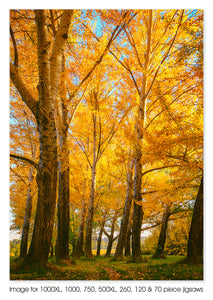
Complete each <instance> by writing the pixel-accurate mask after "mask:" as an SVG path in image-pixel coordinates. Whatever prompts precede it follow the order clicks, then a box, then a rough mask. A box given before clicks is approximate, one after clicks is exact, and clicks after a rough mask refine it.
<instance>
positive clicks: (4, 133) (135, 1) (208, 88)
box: [0, 0, 213, 300]
mask: <svg viewBox="0 0 213 300" xmlns="http://www.w3.org/2000/svg"><path fill="white" fill-rule="evenodd" d="M1 5H2V4H1ZM6 5H7V6H6ZM6 5H4V6H3V7H2V9H1V18H0V22H1V27H0V28H1V47H0V49H1V50H0V51H1V56H0V57H1V65H3V68H1V75H2V76H1V97H0V98H1V110H0V113H1V117H0V122H1V127H0V128H1V141H2V142H1V147H0V149H1V162H2V164H1V181H0V182H1V217H0V222H1V225H0V229H1V235H0V237H1V246H0V253H1V255H0V259H1V268H0V276H1V277H0V286H1V293H2V295H3V296H4V295H5V297H7V298H6V299H10V298H11V299H12V298H14V297H15V298H16V299H19V298H23V297H28V298H29V297H30V298H34V297H38V296H39V297H41V299H45V298H46V297H51V299H54V298H56V297H57V299H58V297H60V298H62V297H63V298H66V297H67V298H68V297H69V299H78V298H79V297H80V298H81V297H82V296H83V297H89V298H90V297H91V299H99V300H100V297H101V299H102V298H107V299H109V298H117V297H122V296H123V297H128V298H130V297H135V298H139V297H140V298H141V297H143V296H146V297H147V296H149V295H148V294H147V293H146V294H144V295H143V294H141V293H139V294H136V293H132V294H121V293H116V295H113V294H112V293H110V294H108V293H105V294H99V293H96V294H94V293H92V294H88V293H87V294H84V293H83V294H82V293H81V295H80V294H73V293H72V294H69V293H67V294H66V293H63V294H62V295H61V294H59V295H58V294H52V293H51V294H50V293H49V294H41V293H39V294H38V293H36V294H32V293H30V294H29V293H26V294H22V295H19V294H17V293H16V294H13V293H9V286H44V285H51V284H53V285H55V286H57V285H61V286H62V287H63V286H65V284H67V283H68V285H69V284H73V285H82V286H84V285H87V286H88V285H90V284H91V285H95V286H97V287H98V286H100V285H108V286H112V285H114V286H120V285H121V283H122V284H123V285H131V286H133V285H137V284H139V282H133V281H127V282H124V281H122V282H112V281H109V282H106V281H105V282H100V281H99V282H97V281H92V282H89V281H86V282H85V281H75V282H64V281H54V282H51V281H48V282H47V281H23V282H22V281H9V250H8V244H9V233H8V232H9V221H8V220H9V203H8V202H9V201H8V191H9V167H8V162H9V125H8V124H9V104H8V103H9V102H8V96H9V43H8V37H9V9H13V8H20V9H21V8H22V9H30V8H31V9H35V8H48V9H50V8H54V9H56V8H58V9H60V8H63V9H68V8H74V9H81V8H85V9H86V8H88V9H89V8H90V9H95V8H102V9H104V8H109V9H110V8H111V9H113V8H114V9H116V8H128V9H131V8H132V9H135V8H143V9H146V8H153V9H157V8H161V9H169V8H180V9H181V8H185V9H196V8H199V9H204V13H205V26H204V28H205V48H204V50H205V70H204V72H205V88H204V91H205V97H204V99H205V100H204V104H205V131H204V134H205V135H204V136H205V146H204V150H205V152H204V153H205V157H204V162H205V188H204V191H205V206H204V209H205V219H204V223H205V247H204V248H205V264H204V275H205V279H204V281H141V282H140V284H142V285H145V286H153V287H154V286H156V285H161V286H164V287H167V286H170V287H175V286H180V287H183V286H188V287H189V286H190V287H203V288H204V293H202V294H201V293H200V294H197V293H196V295H195V294H193V293H191V294H190V293H189V294H184V293H181V294H180V293H167V294H165V293H164V294H150V296H151V297H153V299H155V298H156V297H157V298H158V299H161V297H162V299H165V298H167V297H171V296H172V297H183V298H187V299H190V298H191V297H194V296H195V297H196V296H197V298H198V299H205V298H206V299H212V295H213V292H212V291H213V286H211V283H212V269H213V268H212V256H213V247H212V241H211V240H212V228H213V224H212V220H213V216H212V211H213V210H212V203H213V199H212V197H211V185H212V181H213V178H212V172H211V171H212V168H213V165H212V156H213V147H212V140H213V133H212V131H213V123H212V122H213V116H212V112H213V109H212V108H213V97H212V88H213V75H212V70H213V65H212V60H213V58H212V56H213V49H212V39H213V38H212V36H213V26H212V21H213V14H212V13H213V10H212V9H211V1H210V0H203V1H200V0H199V1H198V0H194V1H192V0H190V1H186V0H185V1H183V0H179V1H164V0H161V1H142V0H140V1H139V0H131V1H115V0H114V1H112V0H108V1H93V0H91V1H63V0H60V1H49V0H48V1H45V2H44V1H34V2H33V3H32V2H29V1H26V0H25V1H8V3H7V4H6ZM2 91H3V92H2Z"/></svg>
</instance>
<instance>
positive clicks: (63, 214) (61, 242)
mask: <svg viewBox="0 0 213 300" xmlns="http://www.w3.org/2000/svg"><path fill="white" fill-rule="evenodd" d="M63 147H65V152H66V154H65V153H64V154H65V155H62V160H61V161H60V170H59V191H58V231H57V241H56V257H57V259H59V260H69V259H70V256H69V223H70V208H69V200H70V199H69V198H70V191H69V185H70V180H69V178H70V174H69V152H68V151H67V149H68V148H67V146H66V144H64V145H63Z"/></svg>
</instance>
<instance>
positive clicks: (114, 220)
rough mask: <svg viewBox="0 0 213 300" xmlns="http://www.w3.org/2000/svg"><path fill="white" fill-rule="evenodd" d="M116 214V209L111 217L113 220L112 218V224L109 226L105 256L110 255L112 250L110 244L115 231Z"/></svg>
mask: <svg viewBox="0 0 213 300" xmlns="http://www.w3.org/2000/svg"><path fill="white" fill-rule="evenodd" d="M117 216H118V211H115V214H114V217H113V220H112V226H111V232H110V235H109V236H108V239H109V241H108V246H107V252H106V256H107V257H108V256H110V254H111V251H112V244H113V241H114V239H113V237H114V231H115V222H116V220H117Z"/></svg>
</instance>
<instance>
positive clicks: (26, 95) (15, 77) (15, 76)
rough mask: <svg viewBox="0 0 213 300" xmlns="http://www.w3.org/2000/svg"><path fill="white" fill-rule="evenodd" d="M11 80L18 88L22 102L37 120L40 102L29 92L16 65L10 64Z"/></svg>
mask: <svg viewBox="0 0 213 300" xmlns="http://www.w3.org/2000/svg"><path fill="white" fill-rule="evenodd" d="M10 78H11V80H12V82H13V84H14V85H15V87H16V88H17V90H18V92H19V94H20V96H21V97H22V100H23V101H24V102H25V103H26V105H27V106H28V107H29V109H30V110H31V112H32V113H33V115H34V116H35V118H36V119H37V105H38V100H37V99H36V98H35V97H34V95H33V94H32V93H31V92H30V91H29V89H28V88H27V87H26V85H25V84H24V82H23V80H22V78H21V76H20V75H19V73H18V70H17V68H16V67H15V65H14V64H13V63H12V62H10Z"/></svg>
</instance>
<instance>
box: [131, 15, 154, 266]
mask: <svg viewBox="0 0 213 300" xmlns="http://www.w3.org/2000/svg"><path fill="white" fill-rule="evenodd" d="M151 29H152V10H149V14H148V18H147V45H146V54H145V60H144V71H143V74H142V88H141V91H140V93H139V97H140V105H139V110H138V118H137V122H136V142H135V174H134V196H133V199H134V208H133V226H132V257H133V260H134V261H141V260H142V256H141V245H140V236H141V225H142V218H143V209H142V196H141V186H142V162H141V159H142V152H143V149H142V145H143V136H144V124H145V109H146V97H147V94H146V86H147V76H148V65H149V56H150V49H151Z"/></svg>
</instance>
